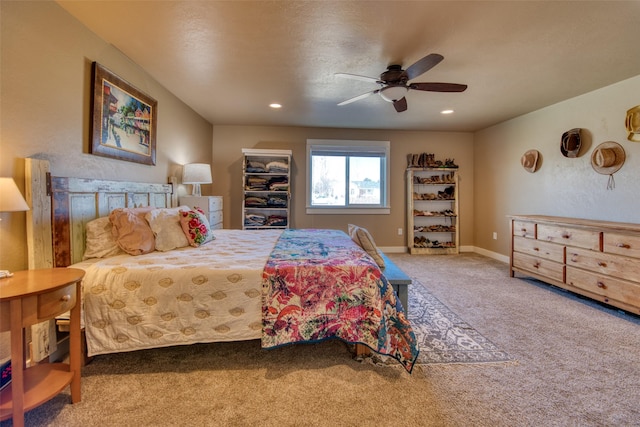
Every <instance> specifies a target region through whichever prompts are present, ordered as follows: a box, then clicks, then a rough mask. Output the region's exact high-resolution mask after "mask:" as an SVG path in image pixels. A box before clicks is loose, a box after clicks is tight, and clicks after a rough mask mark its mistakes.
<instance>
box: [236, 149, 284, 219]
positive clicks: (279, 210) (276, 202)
mask: <svg viewBox="0 0 640 427" xmlns="http://www.w3.org/2000/svg"><path fill="white" fill-rule="evenodd" d="M242 153H243V177H242V179H243V202H242V212H243V229H258V228H288V227H289V226H290V215H289V207H290V205H291V187H290V183H291V181H290V178H291V175H290V173H291V161H292V152H291V151H290V150H273V149H251V148H244V149H242Z"/></svg>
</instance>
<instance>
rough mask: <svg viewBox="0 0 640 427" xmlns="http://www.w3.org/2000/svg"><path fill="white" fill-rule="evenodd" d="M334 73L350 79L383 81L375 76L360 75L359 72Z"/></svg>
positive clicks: (372, 81) (373, 81) (370, 81)
mask: <svg viewBox="0 0 640 427" xmlns="http://www.w3.org/2000/svg"><path fill="white" fill-rule="evenodd" d="M334 75H335V76H336V77H345V78H348V79H355V80H362V81H365V82H369V83H378V84H382V82H381V81H380V80H379V79H376V78H375V77H367V76H359V75H357V74H349V73H335V74H334Z"/></svg>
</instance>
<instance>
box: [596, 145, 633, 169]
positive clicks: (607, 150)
mask: <svg viewBox="0 0 640 427" xmlns="http://www.w3.org/2000/svg"><path fill="white" fill-rule="evenodd" d="M625 158H626V155H625V152H624V148H622V145H620V144H618V143H617V142H613V141H607V142H603V143H602V144H600V145H598V146H597V147H596V148H595V149H594V150H593V153H592V154H591V166H593V169H594V170H595V171H596V172H598V173H601V174H603V175H612V174H614V173H616V172H618V171H619V170H620V168H621V167H622V165H623V164H624V161H625Z"/></svg>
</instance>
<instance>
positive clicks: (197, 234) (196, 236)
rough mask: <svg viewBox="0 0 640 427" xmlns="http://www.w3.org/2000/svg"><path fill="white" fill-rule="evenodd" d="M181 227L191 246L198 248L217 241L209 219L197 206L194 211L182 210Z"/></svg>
mask: <svg viewBox="0 0 640 427" xmlns="http://www.w3.org/2000/svg"><path fill="white" fill-rule="evenodd" d="M180 225H181V226H182V231H184V235H185V236H187V240H188V241H189V244H190V245H191V246H194V247H198V246H200V245H204V244H205V243H207V242H210V241H212V240H213V239H215V237H214V236H213V233H212V232H211V226H210V225H209V221H208V220H207V217H206V216H205V214H204V212H203V211H202V209H200V208H199V207H197V206H196V207H194V208H193V209H192V210H180Z"/></svg>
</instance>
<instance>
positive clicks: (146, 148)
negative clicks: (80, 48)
mask: <svg viewBox="0 0 640 427" xmlns="http://www.w3.org/2000/svg"><path fill="white" fill-rule="evenodd" d="M93 85H94V88H93V96H94V101H93V121H92V123H93V144H92V147H91V148H92V150H91V152H92V153H93V154H97V155H100V156H105V157H112V158H116V159H121V160H128V161H132V162H137V163H144V164H149V165H155V161H156V160H155V157H156V146H155V133H156V114H157V112H156V110H157V102H156V101H155V100H154V99H152V98H150V97H149V96H147V95H145V94H143V93H142V92H140V91H139V90H137V89H136V88H134V87H133V86H131V85H130V84H128V83H127V82H125V81H124V80H122V79H120V78H118V77H117V76H116V75H114V74H113V73H111V72H109V71H108V70H107V69H105V68H104V67H102V66H101V65H100V64H98V63H94V81H93Z"/></svg>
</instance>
